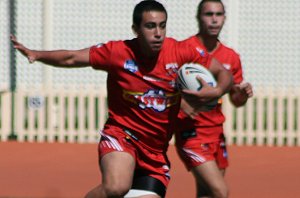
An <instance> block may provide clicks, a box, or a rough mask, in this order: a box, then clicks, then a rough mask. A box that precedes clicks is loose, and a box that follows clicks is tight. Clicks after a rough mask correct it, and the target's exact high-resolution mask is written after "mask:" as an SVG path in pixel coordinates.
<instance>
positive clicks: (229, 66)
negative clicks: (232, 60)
mask: <svg viewBox="0 0 300 198" xmlns="http://www.w3.org/2000/svg"><path fill="white" fill-rule="evenodd" d="M223 66H224V68H225V69H227V70H230V69H231V65H230V64H227V63H224V64H223Z"/></svg>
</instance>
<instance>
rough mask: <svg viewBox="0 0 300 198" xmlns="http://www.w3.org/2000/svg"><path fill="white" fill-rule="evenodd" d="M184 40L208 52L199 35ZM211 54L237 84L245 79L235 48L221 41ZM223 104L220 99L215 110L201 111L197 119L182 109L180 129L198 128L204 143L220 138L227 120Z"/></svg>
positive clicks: (199, 49) (198, 134) (199, 135)
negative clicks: (188, 115)
mask: <svg viewBox="0 0 300 198" xmlns="http://www.w3.org/2000/svg"><path fill="white" fill-rule="evenodd" d="M183 42H184V43H187V44H188V45H190V46H192V48H196V49H197V50H198V51H205V52H206V53H207V51H206V48H205V46H204V45H203V43H202V42H201V41H200V40H199V39H198V38H197V36H192V37H190V38H188V39H186V40H184V41H183ZM210 55H212V57H214V58H216V59H217V60H218V61H219V62H220V63H222V64H223V65H224V67H225V68H226V69H227V70H229V71H230V72H231V73H232V75H233V78H234V80H233V81H234V83H235V84H238V83H241V82H242V81H243V74H242V67H241V61H240V57H239V55H238V54H237V53H236V52H235V51H234V50H233V49H231V48H229V47H226V46H225V45H223V44H222V43H219V45H218V47H217V49H216V50H214V51H213V52H212V53H210ZM221 105H222V100H221V99H220V100H219V104H218V105H217V106H216V107H215V108H214V109H213V110H211V111H208V112H200V113H199V114H198V116H197V117H196V118H195V119H191V118H189V117H187V116H186V114H185V113H184V112H183V111H180V113H179V115H178V117H179V123H178V126H179V130H180V131H181V132H183V131H188V130H190V129H196V132H197V137H199V138H200V139H201V141H202V142H203V143H207V142H213V141H216V140H219V138H220V136H221V135H222V134H223V123H224V121H225V117H224V115H223V113H222V110H221ZM179 139H180V138H179Z"/></svg>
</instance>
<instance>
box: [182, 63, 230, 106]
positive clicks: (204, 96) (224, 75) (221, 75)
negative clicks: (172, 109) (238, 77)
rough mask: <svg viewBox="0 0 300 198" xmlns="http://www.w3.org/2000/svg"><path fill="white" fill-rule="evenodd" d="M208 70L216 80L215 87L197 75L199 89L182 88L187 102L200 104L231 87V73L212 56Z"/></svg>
mask: <svg viewBox="0 0 300 198" xmlns="http://www.w3.org/2000/svg"><path fill="white" fill-rule="evenodd" d="M209 70H210V72H211V73H212V74H213V75H214V76H215V78H216V80H217V87H211V86H209V85H208V84H207V83H206V82H205V81H204V80H203V79H201V78H200V77H199V78H198V80H199V82H200V83H201V85H202V88H201V90H200V91H192V90H186V89H185V90H182V91H183V94H184V98H185V99H186V101H187V102H188V103H189V104H193V106H194V105H196V106H202V105H204V104H206V103H208V102H210V101H212V100H215V99H218V98H220V97H221V96H222V95H224V94H225V93H227V92H228V91H229V90H230V89H231V87H232V83H233V78H232V74H231V73H230V72H229V71H227V70H226V69H225V68H224V67H223V65H222V64H221V63H220V62H218V61H217V60H216V59H214V58H213V59H212V61H211V64H210V66H209Z"/></svg>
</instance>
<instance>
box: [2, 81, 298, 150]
mask: <svg viewBox="0 0 300 198" xmlns="http://www.w3.org/2000/svg"><path fill="white" fill-rule="evenodd" d="M11 96H12V94H11V93H10V92H2V93H1V95H0V137H1V141H8V140H9V137H15V139H16V140H17V141H20V142H23V141H28V142H78V143H95V142H97V141H98V140H99V133H98V132H99V130H100V129H101V128H102V127H103V125H104V122H105V120H106V117H107V104H106V100H107V98H106V90H105V89H92V88H86V87H85V88H83V89H78V88H77V89H73V90H72V89H68V90H20V89H19V90H18V91H17V92H16V93H15V103H16V104H15V108H14V110H15V119H14V125H13V124H12V122H11V113H12V112H11V109H12V108H11V107H12V104H11ZM299 100H300V91H299V90H297V89H284V90H275V89H271V88H270V89H268V88H264V89H257V90H255V96H254V97H253V98H251V99H250V100H249V101H248V103H247V105H245V106H244V107H241V108H234V107H233V106H232V105H231V104H230V102H229V100H228V98H227V96H225V97H224V100H223V101H224V105H223V110H224V113H225V116H226V122H225V126H224V128H225V134H226V138H227V143H228V144H229V145H232V144H236V145H268V146H283V145H287V146H300V129H299V123H300V122H299V119H300V118H299V110H300V107H299ZM13 126H15V127H13Z"/></svg>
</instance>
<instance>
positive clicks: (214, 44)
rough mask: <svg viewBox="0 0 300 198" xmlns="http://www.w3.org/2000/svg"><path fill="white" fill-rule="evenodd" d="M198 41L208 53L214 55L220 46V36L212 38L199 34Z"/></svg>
mask: <svg viewBox="0 0 300 198" xmlns="http://www.w3.org/2000/svg"><path fill="white" fill-rule="evenodd" d="M197 37H198V39H199V40H200V41H201V42H202V43H203V45H204V46H205V48H206V50H207V51H208V53H213V52H214V51H215V50H216V49H217V48H218V46H219V43H220V42H219V39H218V36H210V35H205V34H201V33H199V34H197Z"/></svg>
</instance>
